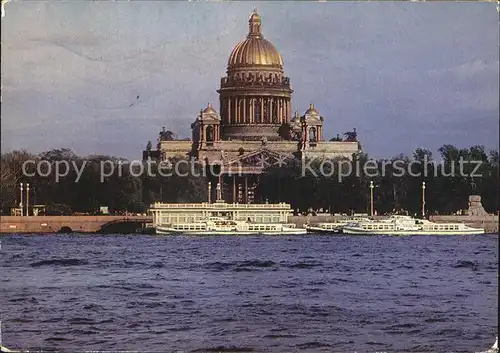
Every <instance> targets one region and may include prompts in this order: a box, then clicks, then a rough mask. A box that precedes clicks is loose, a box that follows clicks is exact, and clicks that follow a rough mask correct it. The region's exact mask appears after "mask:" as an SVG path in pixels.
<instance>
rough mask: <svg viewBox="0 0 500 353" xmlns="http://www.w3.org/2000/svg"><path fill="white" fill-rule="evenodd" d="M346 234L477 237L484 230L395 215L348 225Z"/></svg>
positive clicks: (344, 231)
mask: <svg viewBox="0 0 500 353" xmlns="http://www.w3.org/2000/svg"><path fill="white" fill-rule="evenodd" d="M342 231H343V233H344V234H353V235H364V234H367V235H477V234H484V233H485V232H484V229H483V228H473V227H469V226H467V225H465V224H464V223H434V222H430V221H428V220H426V219H415V218H413V217H410V216H398V215H394V216H391V217H389V218H388V219H383V220H364V221H356V222H349V223H347V224H346V225H345V226H344V227H343V229H342Z"/></svg>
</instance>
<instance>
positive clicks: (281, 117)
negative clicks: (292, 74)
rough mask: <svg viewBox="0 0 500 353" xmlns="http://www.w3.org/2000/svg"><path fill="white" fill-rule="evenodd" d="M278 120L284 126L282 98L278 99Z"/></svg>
mask: <svg viewBox="0 0 500 353" xmlns="http://www.w3.org/2000/svg"><path fill="white" fill-rule="evenodd" d="M277 103H278V118H279V122H280V124H283V114H282V113H281V98H279V99H278V102H277Z"/></svg>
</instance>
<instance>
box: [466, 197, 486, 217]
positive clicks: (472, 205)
mask: <svg viewBox="0 0 500 353" xmlns="http://www.w3.org/2000/svg"><path fill="white" fill-rule="evenodd" d="M467 215H469V216H487V215H488V212H486V211H485V210H484V208H483V205H482V204H481V196H479V195H470V196H469V209H468V210H467Z"/></svg>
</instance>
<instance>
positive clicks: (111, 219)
mask: <svg viewBox="0 0 500 353" xmlns="http://www.w3.org/2000/svg"><path fill="white" fill-rule="evenodd" d="M147 222H151V217H147V216H133V217H130V216H27V217H20V216H0V233H57V232H64V233H71V232H79V233H97V232H103V231H106V230H120V229H126V228H127V227H129V228H131V229H132V230H135V229H136V228H137V227H140V226H141V225H142V224H143V223H147Z"/></svg>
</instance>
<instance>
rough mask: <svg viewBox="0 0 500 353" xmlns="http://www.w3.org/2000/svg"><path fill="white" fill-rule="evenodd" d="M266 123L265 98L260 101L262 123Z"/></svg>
mask: <svg viewBox="0 0 500 353" xmlns="http://www.w3.org/2000/svg"><path fill="white" fill-rule="evenodd" d="M263 121H264V98H261V99H260V123H261V124H262V122H263Z"/></svg>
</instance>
